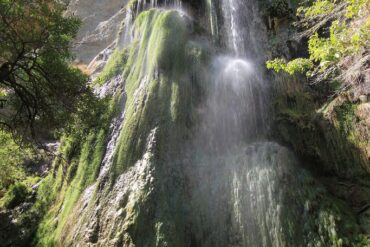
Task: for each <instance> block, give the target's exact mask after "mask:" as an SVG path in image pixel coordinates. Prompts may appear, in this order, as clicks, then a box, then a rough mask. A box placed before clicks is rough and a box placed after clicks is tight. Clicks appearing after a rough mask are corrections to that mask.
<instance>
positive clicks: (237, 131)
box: [188, 0, 316, 247]
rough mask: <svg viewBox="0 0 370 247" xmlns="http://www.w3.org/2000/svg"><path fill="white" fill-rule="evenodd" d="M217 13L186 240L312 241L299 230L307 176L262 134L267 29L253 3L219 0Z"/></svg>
mask: <svg viewBox="0 0 370 247" xmlns="http://www.w3.org/2000/svg"><path fill="white" fill-rule="evenodd" d="M221 12H222V17H223V26H222V27H218V28H220V29H221V30H223V31H224V33H225V36H226V37H225V39H226V40H224V41H223V42H221V43H224V44H225V47H226V51H227V52H226V53H224V54H221V55H216V56H215V57H214V58H213V62H212V68H211V71H212V72H211V74H212V75H213V76H212V84H211V85H210V86H209V89H208V91H207V93H206V100H204V103H203V105H202V106H201V108H202V110H201V112H202V113H201V117H200V123H199V124H198V126H199V127H198V128H197V134H196V138H195V140H194V143H193V145H194V147H193V149H192V150H196V151H195V152H194V151H193V156H194V160H193V162H192V165H191V166H190V168H189V171H188V172H189V174H190V177H191V181H192V184H193V186H192V188H193V190H192V195H191V212H192V213H191V217H190V218H191V223H190V224H191V225H192V227H193V230H192V231H193V232H195V234H194V235H195V236H194V237H193V244H194V246H216V247H217V246H219V247H222V246H248V247H268V246H297V243H302V244H303V243H305V244H309V243H310V244H312V243H313V242H310V241H311V239H310V238H311V237H312V236H316V235H315V234H316V233H312V232H311V231H313V232H314V230H313V229H312V228H311V227H312V226H311V225H310V226H308V227H306V228H305V229H301V228H300V224H301V222H303V221H304V217H305V216H303V215H302V213H303V212H306V211H305V210H307V209H305V208H304V205H305V204H307V203H310V200H309V198H308V197H309V196H308V195H309V192H307V191H306V190H305V187H304V186H302V184H304V183H305V182H307V181H309V180H310V176H309V175H308V174H307V173H306V172H305V171H304V170H302V168H300V165H299V163H298V162H297V160H296V159H295V157H294V155H293V154H292V153H291V152H290V151H289V150H288V149H287V148H285V147H282V146H280V145H279V144H277V143H274V142H271V141H269V140H268V139H267V138H266V134H267V132H268V129H269V124H270V123H269V114H270V110H269V104H270V102H269V98H270V97H269V96H270V90H271V87H270V83H271V82H270V81H268V80H266V78H265V76H264V73H265V72H264V68H263V63H262V61H264V59H265V54H264V51H266V50H267V49H266V47H264V43H263V42H264V40H265V39H266V37H265V36H264V35H266V34H265V30H264V27H263V23H262V20H261V19H260V16H259V11H258V6H257V3H256V1H253V0H247V1H244V0H222V11H221ZM210 13H211V14H212V12H210ZM210 18H211V21H213V20H214V18H213V17H212V16H211V17H210ZM212 33H215V32H213V31H212ZM300 187H303V188H300ZM292 198H295V201H294V202H293V201H292ZM304 231H307V232H310V234H311V235H310V237H307V238H306V236H303V232H304ZM314 243H315V242H314Z"/></svg>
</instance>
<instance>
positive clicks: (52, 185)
mask: <svg viewBox="0 0 370 247" xmlns="http://www.w3.org/2000/svg"><path fill="white" fill-rule="evenodd" d="M119 98H120V96H116V97H114V98H112V100H111V102H110V103H109V104H107V105H106V111H105V114H103V115H97V118H100V120H101V121H100V125H99V126H97V127H96V128H94V129H91V130H90V132H89V133H88V134H87V135H86V136H79V134H80V133H79V134H78V135H77V136H73V135H72V136H64V137H63V139H62V143H61V147H60V150H59V152H60V158H57V159H55V161H54V165H53V166H54V172H53V174H49V175H48V176H47V177H46V178H45V179H44V181H43V182H42V184H41V186H40V188H39V190H38V194H37V201H36V204H35V205H34V210H40V211H41V210H43V211H45V210H47V212H46V214H45V216H44V217H43V219H42V221H41V223H40V225H39V227H38V230H37V233H36V237H35V240H34V241H35V245H38V246H54V245H56V244H57V243H58V240H59V239H60V238H61V235H62V234H63V232H64V231H65V229H64V226H65V225H66V223H67V221H68V219H69V216H70V214H71V212H72V210H73V207H74V206H75V204H76V202H77V201H78V199H79V198H80V195H81V193H82V191H83V190H84V189H85V188H87V187H88V186H89V185H91V184H92V183H94V182H95V180H96V178H97V176H98V172H99V169H100V164H101V161H102V159H103V157H104V153H105V147H106V145H107V141H108V140H107V138H108V134H109V123H110V122H111V119H112V117H113V116H114V115H115V114H116V112H117V107H118V106H117V105H118V103H119Z"/></svg>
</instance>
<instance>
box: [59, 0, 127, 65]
mask: <svg viewBox="0 0 370 247" xmlns="http://www.w3.org/2000/svg"><path fill="white" fill-rule="evenodd" d="M126 4H127V0H123V1H122V0H107V1H99V0H71V1H70V2H69V4H68V7H67V11H66V15H74V16H77V17H79V18H80V19H81V21H82V26H81V28H80V30H79V32H78V34H77V37H76V40H75V42H74V44H73V51H74V53H75V55H76V60H77V61H76V62H77V63H83V64H89V63H90V62H91V60H92V59H93V58H94V57H95V56H96V55H97V54H98V53H99V52H101V51H102V50H103V49H105V48H106V47H108V46H109V45H110V44H112V42H114V40H115V39H116V38H117V34H118V32H119V30H120V27H121V22H122V20H123V19H124V16H125V6H126Z"/></svg>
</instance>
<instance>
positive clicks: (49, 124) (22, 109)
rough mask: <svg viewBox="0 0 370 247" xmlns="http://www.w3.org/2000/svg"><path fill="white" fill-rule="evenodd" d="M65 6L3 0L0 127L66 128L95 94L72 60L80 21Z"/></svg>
mask: <svg viewBox="0 0 370 247" xmlns="http://www.w3.org/2000/svg"><path fill="white" fill-rule="evenodd" d="M63 8H64V6H63V5H62V4H61V3H60V2H56V1H55V0H0V18H1V20H0V107H1V109H0V129H6V130H7V131H12V132H13V133H15V134H16V136H18V137H22V138H23V139H24V138H26V139H34V138H35V137H36V136H37V134H38V132H42V131H40V130H42V129H47V130H50V129H51V130H52V129H55V128H58V127H62V126H63V124H64V123H65V122H66V121H68V118H69V116H71V114H72V113H74V112H76V111H77V108H78V107H79V104H80V102H83V99H85V98H86V97H90V96H91V95H92V94H91V90H90V89H89V87H88V86H87V84H86V82H87V78H86V76H84V75H83V74H82V73H80V71H79V70H78V69H76V68H74V67H72V66H71V65H70V63H69V62H70V61H71V59H72V56H71V53H70V51H69V46H70V42H71V40H72V39H73V37H74V36H75V35H76V32H77V30H78V28H79V24H80V21H79V20H78V19H77V18H75V17H65V16H63ZM36 125H37V126H42V128H40V127H38V128H35V126H36Z"/></svg>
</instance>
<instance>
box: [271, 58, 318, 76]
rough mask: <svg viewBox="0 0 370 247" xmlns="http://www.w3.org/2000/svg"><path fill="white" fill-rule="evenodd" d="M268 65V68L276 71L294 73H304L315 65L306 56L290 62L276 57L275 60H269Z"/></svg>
mask: <svg viewBox="0 0 370 247" xmlns="http://www.w3.org/2000/svg"><path fill="white" fill-rule="evenodd" d="M266 66H267V68H268V69H273V70H275V71H276V72H279V71H281V70H284V71H286V72H288V73H289V74H291V75H292V74H294V73H296V72H300V73H303V72H305V71H307V70H309V69H311V68H312V67H313V66H314V65H313V63H312V61H311V60H309V59H304V58H298V59H295V60H292V61H290V62H288V63H287V62H286V61H285V60H284V59H281V58H276V59H274V60H270V61H267V63H266Z"/></svg>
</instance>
